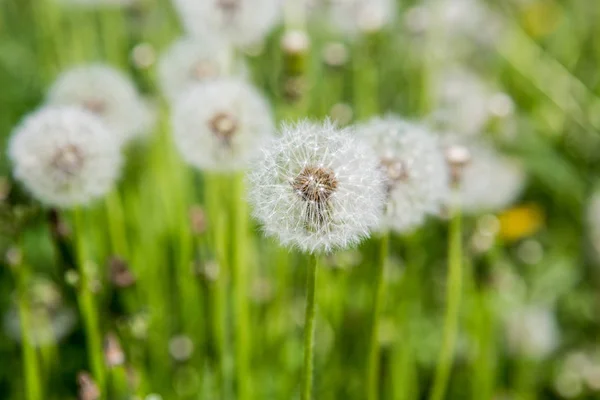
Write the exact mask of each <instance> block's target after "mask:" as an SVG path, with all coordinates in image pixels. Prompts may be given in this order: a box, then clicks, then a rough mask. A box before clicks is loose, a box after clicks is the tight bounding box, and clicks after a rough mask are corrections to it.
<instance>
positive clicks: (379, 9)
mask: <svg viewBox="0 0 600 400" xmlns="http://www.w3.org/2000/svg"><path fill="white" fill-rule="evenodd" d="M395 15H396V2H395V1H394V0H333V1H332V2H331V3H330V8H329V18H330V20H331V23H332V25H333V26H334V27H335V28H336V29H337V30H338V31H339V32H340V33H342V34H344V35H345V36H349V37H354V36H356V35H357V34H359V33H361V32H362V33H372V32H377V31H379V30H381V29H382V28H383V27H385V26H386V25H388V24H389V23H390V22H392V21H393V19H394V16H395Z"/></svg>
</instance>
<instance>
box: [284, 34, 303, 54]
mask: <svg viewBox="0 0 600 400" xmlns="http://www.w3.org/2000/svg"><path fill="white" fill-rule="evenodd" d="M281 48H282V50H283V51H284V52H285V53H287V54H303V53H306V52H307V51H308V50H309V48H310V37H309V36H308V34H307V33H306V32H305V31H302V30H290V31H288V32H286V33H285V34H284V35H283V37H282V38H281Z"/></svg>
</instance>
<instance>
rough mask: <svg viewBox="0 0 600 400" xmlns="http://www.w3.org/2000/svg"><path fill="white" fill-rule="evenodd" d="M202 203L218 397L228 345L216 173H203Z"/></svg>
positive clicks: (224, 393) (225, 383) (225, 377)
mask: <svg viewBox="0 0 600 400" xmlns="http://www.w3.org/2000/svg"><path fill="white" fill-rule="evenodd" d="M205 182H206V203H207V211H208V217H209V223H210V224H211V226H212V228H211V229H212V245H213V247H214V249H215V256H216V261H217V264H218V266H219V273H218V277H217V279H216V281H214V282H212V287H211V290H210V296H211V301H210V303H211V304H212V309H211V313H212V334H213V337H214V343H215V348H216V351H217V370H218V375H219V383H220V384H219V387H220V392H221V393H220V394H221V395H220V396H219V398H221V399H223V398H229V397H230V396H229V382H230V379H229V369H228V359H229V354H230V353H229V346H228V340H227V318H226V310H227V273H228V268H227V218H226V215H225V212H224V210H223V208H222V207H221V202H222V199H221V190H220V182H219V177H218V176H214V175H206V176H205Z"/></svg>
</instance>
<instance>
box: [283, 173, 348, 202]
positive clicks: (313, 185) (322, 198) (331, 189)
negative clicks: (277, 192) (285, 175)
mask: <svg viewBox="0 0 600 400" xmlns="http://www.w3.org/2000/svg"><path fill="white" fill-rule="evenodd" d="M292 186H293V188H294V190H295V191H296V193H298V196H300V197H301V198H302V199H303V200H305V201H310V202H314V203H319V204H324V203H326V202H327V201H328V200H329V199H330V198H331V196H332V195H333V194H334V193H335V191H336V189H337V187H338V181H337V178H336V177H335V173H334V172H333V170H331V169H330V168H325V167H315V166H306V167H304V168H303V169H302V171H301V172H300V174H298V176H297V177H296V178H295V179H294V181H293V183H292Z"/></svg>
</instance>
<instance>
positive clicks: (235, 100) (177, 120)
mask: <svg viewBox="0 0 600 400" xmlns="http://www.w3.org/2000/svg"><path fill="white" fill-rule="evenodd" d="M172 125H173V135H174V139H175V144H176V145H177V148H178V149H179V151H180V153H181V154H182V156H183V158H184V159H185V160H186V161H187V162H188V163H190V164H191V165H193V166H195V167H196V168H199V169H203V170H214V171H222V172H228V171H236V170H242V169H244V168H246V166H247V165H248V163H249V161H250V160H251V159H252V158H253V157H254V156H255V155H256V153H257V152H258V151H259V149H260V148H261V146H262V145H263V143H264V142H265V141H266V140H268V138H269V137H270V136H271V135H272V134H273V132H274V130H275V128H274V125H273V119H272V115H271V110H270V108H269V105H268V103H267V102H266V100H265V99H264V98H263V96H262V95H261V94H260V93H259V92H258V91H257V90H256V89H254V88H253V87H252V86H250V85H249V84H247V83H246V82H244V81H242V80H239V79H219V80H214V81H210V82H205V83H203V84H198V85H196V86H194V87H193V88H192V89H190V91H189V92H187V93H186V94H185V95H184V96H182V97H181V98H180V99H179V101H178V102H177V104H176V105H175V109H174V111H173V115H172Z"/></svg>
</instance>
